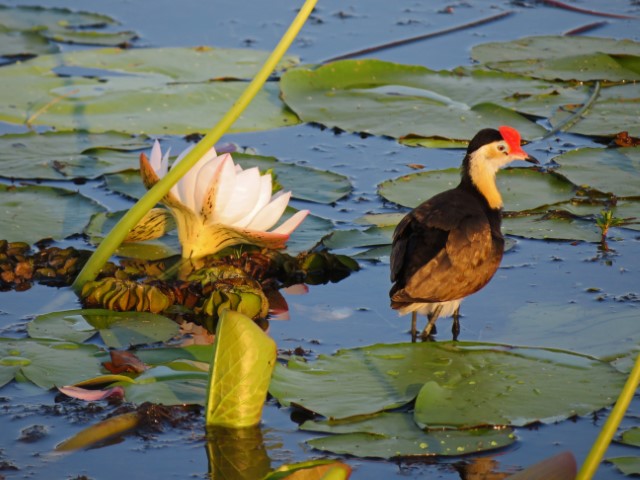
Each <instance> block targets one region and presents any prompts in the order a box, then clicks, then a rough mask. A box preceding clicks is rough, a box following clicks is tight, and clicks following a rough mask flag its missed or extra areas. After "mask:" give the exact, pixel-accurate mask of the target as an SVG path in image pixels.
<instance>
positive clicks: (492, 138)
mask: <svg viewBox="0 0 640 480" xmlns="http://www.w3.org/2000/svg"><path fill="white" fill-rule="evenodd" d="M500 140H502V135H501V134H500V132H499V131H498V130H496V129H495V128H483V129H482V130H480V131H479V132H478V133H476V135H475V136H474V137H473V138H472V139H471V141H470V142H469V146H468V147H467V155H470V154H471V153H473V152H475V151H476V150H478V149H479V148H480V147H482V146H484V145H488V144H490V143H492V142H499V141H500Z"/></svg>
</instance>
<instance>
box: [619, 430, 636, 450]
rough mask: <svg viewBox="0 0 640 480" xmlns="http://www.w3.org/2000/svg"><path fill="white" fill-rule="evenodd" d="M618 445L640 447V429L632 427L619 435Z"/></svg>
mask: <svg viewBox="0 0 640 480" xmlns="http://www.w3.org/2000/svg"><path fill="white" fill-rule="evenodd" d="M620 443H624V444H625V445H631V446H633V447H640V427H633V428H630V429H629V430H625V431H624V432H622V435H620Z"/></svg>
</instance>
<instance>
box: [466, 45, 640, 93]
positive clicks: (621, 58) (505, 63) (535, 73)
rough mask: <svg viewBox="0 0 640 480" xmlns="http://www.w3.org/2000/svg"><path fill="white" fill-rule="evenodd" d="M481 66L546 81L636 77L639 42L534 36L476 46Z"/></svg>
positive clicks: (639, 75) (473, 53) (639, 61)
mask: <svg viewBox="0 0 640 480" xmlns="http://www.w3.org/2000/svg"><path fill="white" fill-rule="evenodd" d="M471 56H472V57H473V58H474V59H475V60H477V61H479V62H481V63H482V64H484V66H486V67H489V68H492V69H497V70H501V71H505V72H511V73H518V74H521V75H527V76H532V77H536V78H544V79H548V80H556V79H560V80H578V81H589V80H608V81H612V82H623V81H632V80H640V43H638V42H634V41H632V40H626V39H625V40H614V39H611V38H599V37H586V36H578V35H574V36H565V35H562V36H559V35H558V36H551V35H550V36H537V37H525V38H520V39H518V40H513V41H510V42H491V43H484V44H481V45H476V46H475V47H473V49H472V50H471Z"/></svg>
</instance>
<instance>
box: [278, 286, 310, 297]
mask: <svg viewBox="0 0 640 480" xmlns="http://www.w3.org/2000/svg"><path fill="white" fill-rule="evenodd" d="M282 291H283V292H284V293H286V294H287V295H306V294H307V293H309V287H308V286H307V284H305V283H296V284H295V285H290V286H288V287H285V288H283V289H282Z"/></svg>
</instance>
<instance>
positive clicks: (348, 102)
mask: <svg viewBox="0 0 640 480" xmlns="http://www.w3.org/2000/svg"><path fill="white" fill-rule="evenodd" d="M280 88H281V90H282V98H283V99H284V101H285V103H286V104H287V105H288V106H289V107H290V108H291V109H292V110H293V111H295V112H296V113H297V114H298V115H299V116H300V118H301V119H302V120H303V121H306V122H318V123H321V124H323V125H326V126H328V127H338V128H341V129H343V130H347V131H351V132H365V133H371V134H375V135H386V136H391V137H394V138H404V137H407V136H410V137H411V138H412V142H413V143H414V144H415V142H416V137H421V138H427V139H449V140H451V139H453V140H469V139H471V138H472V137H473V136H474V135H475V134H476V132H478V130H480V129H482V128H485V127H487V125H501V124H509V125H511V126H513V127H514V128H517V129H518V130H519V131H520V132H521V133H522V135H523V137H525V138H529V139H530V138H534V137H539V136H541V135H543V134H544V129H543V128H542V127H540V126H539V125H537V124H536V123H534V122H532V121H530V120H528V119H527V118H525V117H523V116H522V115H520V114H518V113H516V112H514V111H513V110H511V108H512V107H513V101H512V100H510V99H512V98H513V97H514V96H517V95H526V94H529V93H530V94H531V95H541V94H542V93H544V92H548V93H550V92H552V91H554V86H553V85H550V84H546V83H544V82H539V81H534V80H531V79H527V78H524V77H517V76H513V75H503V74H496V73H494V72H476V71H470V72H468V71H461V72H447V71H441V72H435V71H433V70H429V69H428V68H425V67H421V66H414V65H401V64H395V63H389V62H383V61H379V60H345V61H340V62H335V63H330V64H326V65H322V66H312V67H305V68H295V69H292V70H288V71H287V72H285V73H284V75H283V76H282V78H281V80H280ZM556 93H557V92H556ZM557 97H559V95H554V96H553V98H554V100H555V102H557V103H554V105H555V104H561V103H562V99H560V98H557ZM549 98H551V96H549ZM478 99H482V101H481V102H479V101H478ZM552 111H553V110H550V111H548V112H547V115H550V114H551V112H552ZM434 118H437V119H438V121H437V122H434V121H429V119H434Z"/></svg>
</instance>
